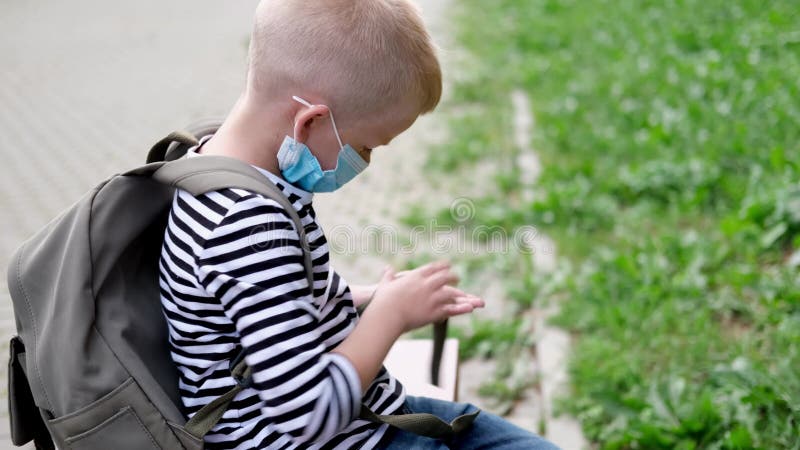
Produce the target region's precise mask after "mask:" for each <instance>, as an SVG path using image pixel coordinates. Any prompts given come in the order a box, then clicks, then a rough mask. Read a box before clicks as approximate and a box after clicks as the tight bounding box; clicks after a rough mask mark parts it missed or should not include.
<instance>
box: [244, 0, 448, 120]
mask: <svg viewBox="0 0 800 450" xmlns="http://www.w3.org/2000/svg"><path fill="white" fill-rule="evenodd" d="M247 89H248V92H250V93H253V94H255V95H258V96H261V95H265V96H266V97H267V98H275V96H276V95H287V99H288V98H290V97H291V95H294V94H296V95H300V96H302V95H305V94H307V93H308V92H311V93H313V94H316V95H319V96H320V97H322V98H324V99H326V101H328V102H329V106H330V107H331V108H332V109H333V110H334V111H336V114H337V115H341V116H347V115H350V117H358V118H362V117H367V116H373V117H374V116H375V115H379V114H380V113H381V112H384V113H387V112H393V110H392V109H391V106H392V105H393V104H397V103H399V102H401V101H404V100H405V99H406V98H409V95H410V96H411V97H410V98H412V99H415V101H417V106H418V108H419V109H418V112H419V113H422V114H424V113H426V112H430V111H432V110H433V109H434V108H435V107H436V105H437V104H438V103H439V99H440V97H441V94H442V73H441V68H440V66H439V61H438V59H437V56H436V50H435V47H434V45H433V43H432V41H431V38H430V35H429V34H428V32H427V30H426V29H425V25H424V23H423V21H422V18H421V16H420V13H419V11H418V9H417V8H416V7H415V6H414V5H413V4H412V3H411V2H410V1H409V0H262V1H261V2H260V3H259V5H258V9H257V11H256V19H255V26H254V29H253V34H252V37H251V40H250V63H249V68H248V82H247ZM405 101H407V100H405Z"/></svg>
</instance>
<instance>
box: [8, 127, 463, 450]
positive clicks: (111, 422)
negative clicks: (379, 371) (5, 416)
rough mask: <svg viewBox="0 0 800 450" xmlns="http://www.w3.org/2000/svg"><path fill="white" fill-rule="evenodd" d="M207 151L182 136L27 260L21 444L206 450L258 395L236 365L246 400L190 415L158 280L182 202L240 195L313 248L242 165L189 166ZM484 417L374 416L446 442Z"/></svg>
mask: <svg viewBox="0 0 800 450" xmlns="http://www.w3.org/2000/svg"><path fill="white" fill-rule="evenodd" d="M215 129H216V127H215V126H211V127H209V128H208V129H207V130H201V132H202V133H201V134H208V133H209V132H213V131H214V130H215ZM197 143H198V142H197V139H196V138H195V137H194V136H192V135H190V134H187V133H172V134H170V135H169V136H167V137H166V138H164V139H163V140H161V141H160V142H159V143H157V144H156V145H155V146H154V147H153V148H152V150H151V151H150V153H149V154H148V159H147V162H148V164H146V165H144V166H141V167H139V168H136V169H134V170H131V171H129V172H126V173H123V174H120V175H115V176H113V177H111V178H110V179H108V180H107V181H105V182H103V183H101V184H100V185H99V186H97V187H96V188H94V189H93V190H91V191H90V192H89V193H87V194H86V195H85V196H84V197H83V198H82V199H81V200H79V201H78V202H77V203H76V204H75V205H73V206H72V207H71V208H69V209H68V210H66V211H65V212H63V213H62V214H61V215H60V216H58V217H57V218H56V219H54V220H53V221H51V222H50V223H49V224H48V225H47V226H46V227H45V228H44V229H42V230H41V231H39V232H38V233H37V234H36V235H35V236H33V237H32V238H30V239H29V240H28V241H26V242H25V243H24V244H23V245H22V246H21V247H20V248H19V249H18V250H17V252H16V253H15V254H14V256H13V259H12V262H11V264H10V267H9V272H8V286H9V290H10V292H11V298H12V301H13V304H14V314H15V317H16V324H17V332H18V336H16V337H14V338H13V339H12V341H11V357H10V361H9V390H8V391H9V392H8V395H9V415H10V421H11V437H12V441H13V443H14V444H15V445H24V444H26V443H28V442H30V441H32V440H33V441H34V442H35V444H36V447H37V448H44V449H51V448H53V447H54V445H55V446H57V447H59V448H70V449H75V450H99V449H114V450H127V449H131V450H133V449H136V450H141V449H202V448H203V437H204V436H205V434H206V433H207V432H208V431H210V430H211V429H212V428H213V427H214V425H216V423H217V422H218V421H219V419H220V418H221V417H222V414H223V413H224V411H225V409H226V408H227V407H228V405H229V404H230V402H231V401H232V400H233V398H234V397H235V396H236V394H237V393H238V392H239V391H241V390H242V389H243V388H244V387H245V386H247V384H248V382H249V379H248V377H249V369H248V368H247V367H246V365H245V364H244V362H243V358H242V357H241V356H242V355H239V357H237V358H235V359H234V360H233V361H231V375H232V376H233V377H234V379H235V380H236V381H237V385H236V387H235V388H233V389H232V390H231V391H229V392H228V393H226V394H224V395H223V396H221V397H220V398H217V399H216V400H214V401H213V402H211V403H210V404H208V405H206V406H205V407H204V408H203V409H201V410H200V411H199V412H198V413H196V414H195V415H194V416H193V417H192V419H191V420H189V421H188V422H187V420H186V417H185V416H184V414H183V413H182V411H181V409H182V408H181V402H180V397H179V394H178V376H177V370H176V367H175V365H174V363H173V362H172V359H171V357H170V353H169V348H170V347H169V342H168V337H167V325H166V321H165V318H164V314H163V312H162V309H161V302H160V301H159V299H160V292H159V277H158V261H159V256H160V252H161V245H162V239H163V235H164V231H165V229H166V224H167V217H168V214H169V210H170V207H171V204H172V199H173V196H174V192H175V189H176V188H180V189H183V190H186V191H188V192H190V193H191V194H193V195H200V194H202V193H205V192H209V191H214V190H218V189H222V188H226V187H236V188H241V189H246V190H249V191H251V192H255V193H259V194H261V195H264V196H266V197H268V198H271V199H273V200H275V201H277V202H279V203H280V204H281V205H282V206H283V207H284V209H286V211H287V212H288V213H289V214H290V216H291V218H292V220H293V222H294V225H295V228H296V230H297V232H298V234H299V237H300V242H302V243H303V244H304V248H305V247H307V245H308V244H307V242H306V238H305V231H304V229H303V226H302V225H301V222H300V219H299V217H298V216H297V213H296V211H295V210H294V208H293V207H292V206H291V204H290V202H289V200H288V199H287V198H286V197H285V196H284V195H283V193H282V192H281V191H280V190H279V189H278V188H277V187H276V186H275V185H274V184H272V183H271V182H270V181H269V180H268V179H267V178H265V177H264V176H263V175H262V174H260V173H259V172H258V171H257V170H255V169H254V168H253V167H251V166H250V165H248V164H246V163H244V162H241V161H238V160H236V159H232V158H226V157H221V156H203V157H200V158H182V156H183V155H184V154H185V152H186V150H187V149H188V148H189V147H191V146H194V145H197ZM305 250H306V251H305V252H304V253H305V255H304V256H305V264H306V276H307V277H309V282H311V281H312V280H313V278H312V274H313V271H312V266H311V255H310V252H309V251H308V248H305ZM439 347H441V343H439ZM434 365H435V366H436V367H437V368H438V364H436V363H434ZM474 416H475V414H472V415H469V416H463V417H460V418H457V419H456V420H455V421H453V422H452V423H449V424H448V423H445V422H443V421H442V420H440V419H438V418H436V417H435V416H431V415H428V414H408V415H402V416H378V415H375V414H374V413H372V411H369V410H368V409H367V408H366V407H362V414H361V417H362V418H363V419H365V420H369V421H373V422H380V423H389V424H391V425H393V426H396V427H399V428H403V429H405V430H408V431H411V432H414V433H417V434H422V435H426V436H432V437H448V436H452V435H453V433H457V432H460V431H461V430H463V429H465V428H466V427H468V426H469V424H470V423H471V422H472V420H473V419H474Z"/></svg>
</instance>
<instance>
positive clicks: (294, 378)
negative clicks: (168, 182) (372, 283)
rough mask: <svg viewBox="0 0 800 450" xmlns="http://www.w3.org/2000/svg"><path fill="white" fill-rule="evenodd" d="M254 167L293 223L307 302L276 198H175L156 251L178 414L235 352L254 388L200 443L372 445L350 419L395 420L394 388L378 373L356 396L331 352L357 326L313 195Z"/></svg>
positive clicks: (377, 430) (356, 388)
mask: <svg viewBox="0 0 800 450" xmlns="http://www.w3.org/2000/svg"><path fill="white" fill-rule="evenodd" d="M191 156H194V157H202V156H199V155H197V154H196V153H192V154H191ZM256 168H257V169H258V170H259V171H261V172H262V173H263V174H264V176H266V177H267V178H268V179H269V180H270V181H272V182H273V183H275V184H276V185H277V186H278V187H279V188H280V189H281V190H282V191H283V192H284V194H285V195H286V196H287V197H288V198H289V201H290V202H291V203H292V204H293V206H294V207H295V209H296V210H297V212H298V214H299V215H300V218H301V221H302V223H303V225H304V228H305V230H306V233H307V235H308V240H309V244H310V248H311V249H312V252H311V254H312V259H313V266H314V286H313V294H312V293H311V292H310V290H309V286H308V282H307V279H306V275H305V269H304V266H303V254H302V249H301V247H300V243H299V237H298V234H297V232H296V231H295V230H294V227H293V225H292V223H291V219H290V218H289V216H288V215H287V213H286V211H285V210H284V209H283V208H282V207H281V206H280V205H279V204H278V203H277V202H275V201H274V200H270V199H266V198H264V197H262V196H260V195H258V194H253V193H251V192H248V191H245V190H241V189H223V190H220V191H216V192H211V193H208V194H203V195H199V196H197V197H195V196H192V195H191V194H189V193H187V192H185V191H180V190H179V191H178V192H176V195H175V199H174V201H173V205H172V210H171V212H170V216H169V224H168V227H167V230H166V234H165V239H164V245H163V248H162V252H161V261H160V268H161V270H160V272H161V273H160V275H161V301H162V305H163V308H164V311H165V315H166V317H167V321H168V324H169V333H170V343H171V348H172V358H173V360H174V361H175V363H176V364H177V366H178V369H179V374H180V394H181V398H182V400H183V404H184V406H185V412H186V413H187V414H188V415H189V416H190V417H191V415H193V414H194V413H195V412H197V411H198V410H199V409H200V408H201V407H203V406H204V405H205V404H207V403H209V402H210V401H212V400H213V399H214V398H216V397H218V396H220V395H222V394H224V393H225V392H227V391H228V390H229V389H231V388H232V387H233V386H234V385H235V382H234V380H233V379H232V377H231V375H230V362H231V360H232V359H233V358H234V357H235V356H236V355H237V354H238V353H239V352H240V350H241V348H242V346H244V348H245V349H246V356H245V358H246V361H247V363H248V365H249V366H250V367H251V368H252V369H253V382H254V383H253V387H252V388H248V389H245V390H243V391H242V392H240V393H239V395H237V396H236V398H235V400H234V402H233V403H232V404H231V407H230V409H229V410H228V411H227V412H225V414H224V416H223V417H222V420H220V422H219V424H218V425H217V426H216V427H214V429H213V430H211V432H210V433H209V434H208V435H207V436H206V447H207V448H210V449H211V448H225V449H273V448H274V449H306V448H308V449H351V448H364V449H370V448H374V447H375V446H376V445H378V443H379V442H380V441H381V439H382V438H383V437H385V435H387V426H386V425H380V426H379V425H376V424H372V423H368V422H365V421H362V420H358V419H356V418H357V416H358V412H359V409H360V405H361V403H362V401H363V402H364V403H365V404H366V405H367V406H368V407H369V408H370V409H372V410H373V411H375V412H377V413H379V414H391V413H395V412H398V410H399V409H400V408H401V406H402V404H403V402H404V400H405V391H404V389H403V386H402V385H401V384H400V383H399V382H398V381H397V380H396V379H394V378H393V377H392V376H391V375H390V374H389V373H388V372H386V370H385V369H382V370H381V372H380V373H379V374H378V376H377V377H376V378H375V380H374V381H373V382H372V384H371V385H370V387H369V389H368V390H367V392H366V394H365V395H364V397H363V399H362V396H361V385H360V381H359V377H358V374H357V373H356V371H355V369H354V368H353V366H352V364H351V363H350V362H349V361H348V360H347V359H346V358H345V357H343V356H341V355H338V354H334V353H330V351H331V350H332V349H334V348H335V347H336V346H337V345H338V344H339V343H340V342H341V341H343V340H344V339H345V337H347V335H348V334H349V333H350V332H351V331H352V329H353V328H354V327H355V323H356V321H357V320H358V319H357V313H356V310H355V308H354V306H353V300H352V295H351V293H350V289H349V288H348V287H347V284H346V282H345V281H344V280H343V279H342V278H340V277H339V276H338V275H337V274H336V273H335V272H334V271H333V270H332V268H331V267H330V266H329V261H328V260H329V254H328V245H327V241H326V239H325V236H324V235H323V232H322V229H321V228H320V227H319V225H318V224H317V222H316V219H315V213H314V210H313V208H312V205H311V200H312V196H313V194H311V193H309V192H306V191H303V190H301V189H299V188H297V187H295V186H292V185H291V184H288V183H286V182H285V181H284V180H282V179H281V178H280V177H278V176H276V175H274V174H271V173H269V172H267V171H265V170H263V169H260V168H258V167H256Z"/></svg>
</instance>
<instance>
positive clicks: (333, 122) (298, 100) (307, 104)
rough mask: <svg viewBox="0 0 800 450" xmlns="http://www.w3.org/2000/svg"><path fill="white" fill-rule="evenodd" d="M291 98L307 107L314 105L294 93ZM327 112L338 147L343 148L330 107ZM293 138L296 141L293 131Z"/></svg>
mask: <svg viewBox="0 0 800 450" xmlns="http://www.w3.org/2000/svg"><path fill="white" fill-rule="evenodd" d="M292 99H293V100H294V101H296V102H297V103H300V104H301V105H304V106H307V107H309V108H311V107H313V106H314V105H312V104H311V103H309V102H308V101H307V100H303V99H302V98H300V97H298V96H296V95H293V96H292ZM328 113H329V114H330V115H331V124H332V125H333V132H334V133H336V140H337V141H338V142H339V148H340V149H342V148H344V144H343V143H342V138H341V137H340V136H339V128H337V127H336V119H334V118H333V111H331V109H330V108H328ZM294 140H295V141H297V133H295V136H294Z"/></svg>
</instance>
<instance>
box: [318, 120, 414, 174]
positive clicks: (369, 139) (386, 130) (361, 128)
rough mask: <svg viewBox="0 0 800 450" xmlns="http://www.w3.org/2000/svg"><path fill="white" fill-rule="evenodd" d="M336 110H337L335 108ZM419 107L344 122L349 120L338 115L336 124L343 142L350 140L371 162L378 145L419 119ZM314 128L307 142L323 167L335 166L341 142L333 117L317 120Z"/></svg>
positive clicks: (390, 139)
mask: <svg viewBox="0 0 800 450" xmlns="http://www.w3.org/2000/svg"><path fill="white" fill-rule="evenodd" d="M334 114H335V111H334ZM418 115H419V114H418V112H417V110H416V108H396V111H394V112H392V113H389V114H382V116H384V117H383V118H381V119H375V118H363V119H361V120H356V121H351V123H342V122H345V121H346V120H344V119H339V120H337V121H336V125H337V126H338V127H339V134H340V136H341V138H342V143H343V144H350V146H351V147H353V149H354V150H355V151H356V152H358V154H359V156H361V157H362V158H363V159H364V161H366V162H369V161H370V158H371V154H372V150H373V149H375V148H376V147H380V146H383V145H387V144H389V142H391V141H392V139H394V138H395V137H396V136H398V135H399V134H400V133H402V132H404V131H405V130H407V129H408V128H410V127H411V125H413V124H414V122H415V121H416V120H417V116H418ZM316 125H317V126H316V127H313V128H315V130H313V132H310V133H309V137H308V142H307V145H308V147H309V148H311V149H312V151H313V152H314V156H316V157H317V160H319V163H320V166H322V170H331V169H334V168H336V163H337V160H338V157H339V151H340V150H341V149H340V148H339V143H338V141H337V140H336V136H335V135H334V132H333V128H332V126H331V124H330V119H329V118H328V119H327V120H321V121H318V123H317V124H316Z"/></svg>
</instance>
